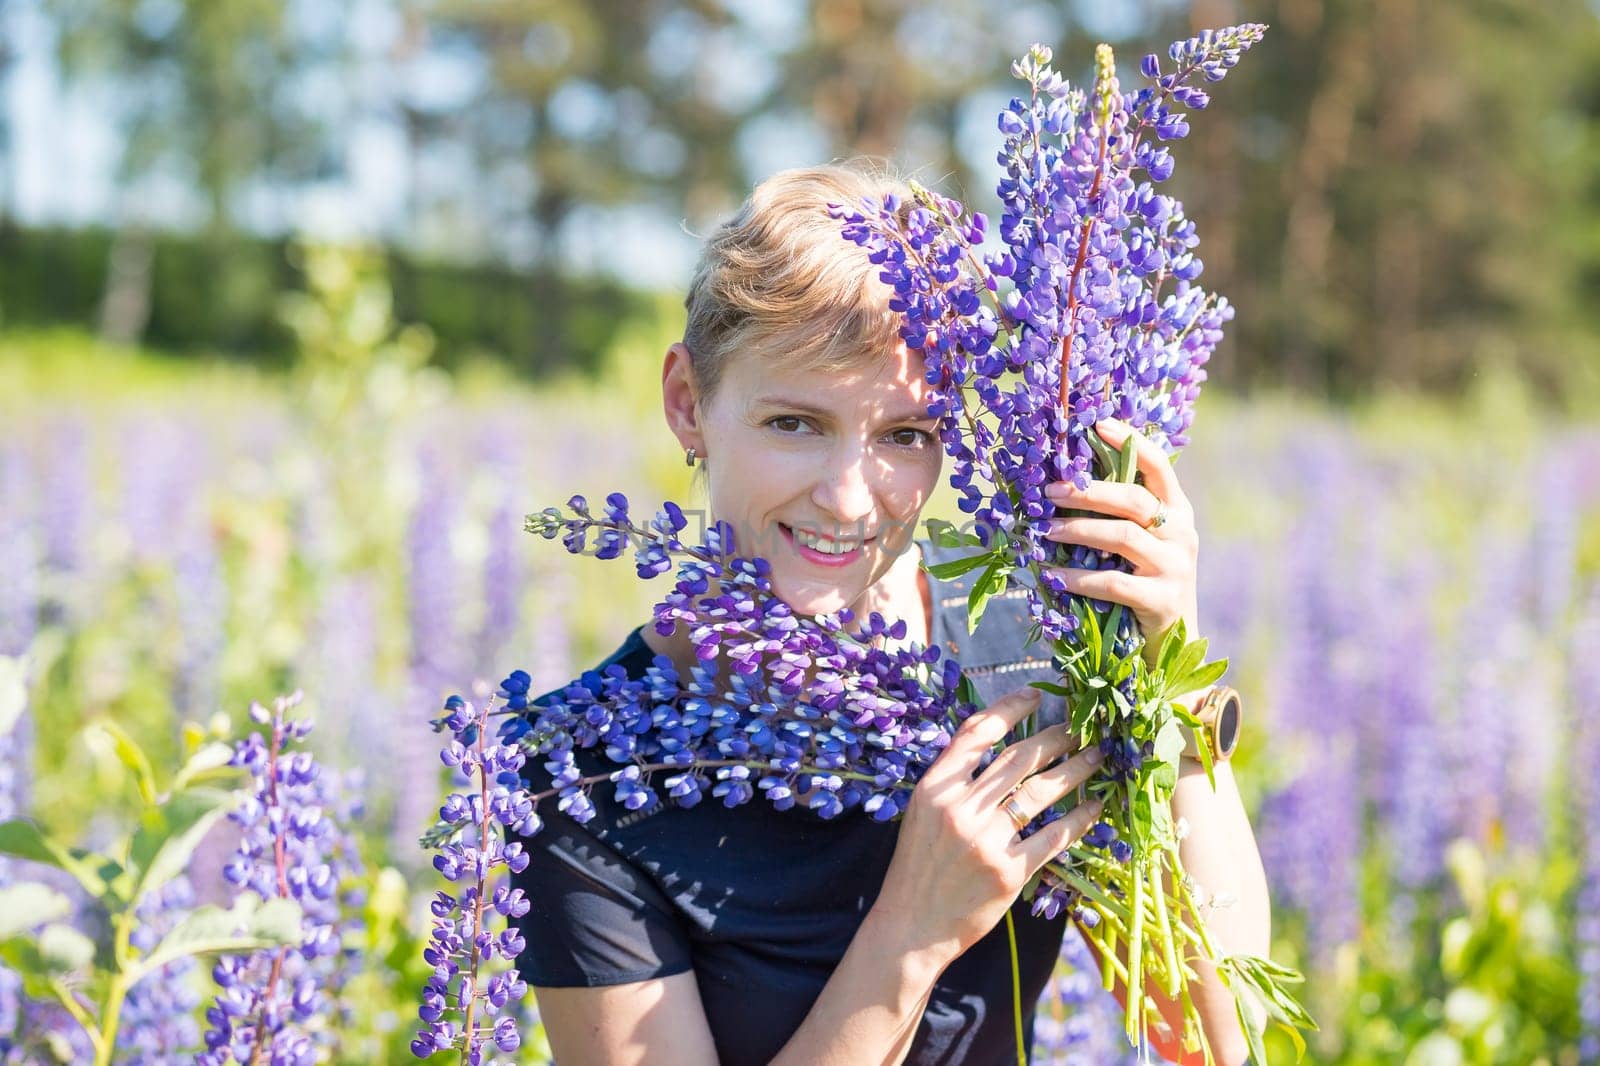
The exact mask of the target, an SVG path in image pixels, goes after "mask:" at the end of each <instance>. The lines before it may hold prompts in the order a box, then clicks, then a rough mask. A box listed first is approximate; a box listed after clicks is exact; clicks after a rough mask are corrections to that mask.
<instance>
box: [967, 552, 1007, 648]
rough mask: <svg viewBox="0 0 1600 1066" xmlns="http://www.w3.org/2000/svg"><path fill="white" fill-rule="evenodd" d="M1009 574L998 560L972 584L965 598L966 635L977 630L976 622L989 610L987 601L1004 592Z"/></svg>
mask: <svg viewBox="0 0 1600 1066" xmlns="http://www.w3.org/2000/svg"><path fill="white" fill-rule="evenodd" d="M1009 573H1010V569H1009V567H1007V566H1006V565H1005V564H1004V563H1003V562H1002V561H1001V560H1000V559H995V560H994V561H993V562H991V563H990V564H989V568H988V569H987V570H985V571H984V572H983V574H982V576H981V577H979V578H978V580H977V581H976V582H975V583H974V584H973V586H972V592H971V593H970V594H968V596H967V632H968V633H972V632H975V631H976V630H977V628H978V622H979V621H980V620H981V619H982V618H983V612H984V611H986V610H988V609H989V601H990V600H991V599H993V598H994V597H995V596H998V595H1000V593H1002V592H1004V591H1005V590H1006V583H1007V575H1008V574H1009Z"/></svg>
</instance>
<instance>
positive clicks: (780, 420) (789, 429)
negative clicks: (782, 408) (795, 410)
mask: <svg viewBox="0 0 1600 1066" xmlns="http://www.w3.org/2000/svg"><path fill="white" fill-rule="evenodd" d="M767 425H769V426H771V427H772V428H773V429H775V430H777V431H778V432H779V433H796V432H798V431H799V430H800V428H801V427H802V426H804V425H805V422H804V420H802V419H800V418H797V417H796V416H794V415H779V416H778V417H777V418H769V419H767Z"/></svg>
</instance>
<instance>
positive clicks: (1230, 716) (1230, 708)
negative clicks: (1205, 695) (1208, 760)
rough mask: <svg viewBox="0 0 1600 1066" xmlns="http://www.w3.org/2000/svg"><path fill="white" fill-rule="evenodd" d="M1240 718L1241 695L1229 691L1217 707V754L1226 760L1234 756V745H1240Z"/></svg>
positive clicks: (1231, 690)
mask: <svg viewBox="0 0 1600 1066" xmlns="http://www.w3.org/2000/svg"><path fill="white" fill-rule="evenodd" d="M1239 718H1240V706H1239V693H1238V692H1236V691H1234V690H1233V689H1229V690H1228V693H1227V695H1226V696H1225V697H1223V700H1222V703H1221V705H1220V706H1218V707H1217V725H1216V738H1217V754H1218V755H1220V756H1221V757H1222V758H1224V759H1226V758H1227V757H1228V756H1230V755H1232V754H1233V748H1234V745H1236V744H1238V743H1239Z"/></svg>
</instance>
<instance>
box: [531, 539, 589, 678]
mask: <svg viewBox="0 0 1600 1066" xmlns="http://www.w3.org/2000/svg"><path fill="white" fill-rule="evenodd" d="M535 573H536V575H537V576H536V578H535V581H534V588H535V595H536V596H537V597H538V600H537V604H536V606H535V609H534V610H535V617H537V618H538V619H539V624H538V625H537V626H534V627H533V632H532V634H531V635H530V637H529V649H528V660H529V661H528V673H529V674H530V675H531V676H532V687H533V690H534V691H536V692H549V691H550V690H552V689H554V688H555V687H556V686H558V685H563V684H565V683H566V682H567V681H568V680H569V679H570V678H571V677H572V673H573V670H574V668H575V665H574V655H573V650H572V633H571V630H570V629H569V628H568V625H567V619H568V617H569V616H570V611H571V608H572V605H573V604H574V603H575V602H576V601H577V589H576V587H575V583H574V581H573V580H572V575H571V574H569V573H568V572H567V571H566V570H564V569H561V568H559V567H554V566H549V565H545V566H541V567H538V568H537V569H536V570H535Z"/></svg>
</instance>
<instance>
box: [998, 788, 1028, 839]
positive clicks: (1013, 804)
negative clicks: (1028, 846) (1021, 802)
mask: <svg viewBox="0 0 1600 1066" xmlns="http://www.w3.org/2000/svg"><path fill="white" fill-rule="evenodd" d="M1000 806H1001V808H1002V809H1003V810H1004V811H1005V812H1006V816H1007V817H1008V818H1010V819H1011V824H1012V825H1014V826H1016V827H1017V832H1019V833H1020V832H1022V831H1023V830H1024V829H1026V828H1027V827H1028V823H1029V822H1030V821H1032V819H1031V818H1029V817H1028V816H1027V815H1026V814H1024V813H1022V808H1021V807H1019V806H1017V794H1016V793H1015V792H1013V793H1012V794H1011V795H1009V796H1007V797H1006V801H1005V802H1004V803H1002V804H1001V805H1000Z"/></svg>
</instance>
